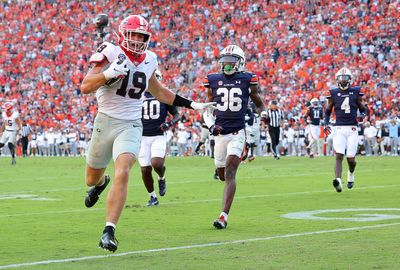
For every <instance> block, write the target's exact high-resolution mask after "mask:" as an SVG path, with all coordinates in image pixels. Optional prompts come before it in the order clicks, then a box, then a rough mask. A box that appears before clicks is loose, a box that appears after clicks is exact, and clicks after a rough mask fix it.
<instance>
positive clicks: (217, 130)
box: [210, 125, 223, 136]
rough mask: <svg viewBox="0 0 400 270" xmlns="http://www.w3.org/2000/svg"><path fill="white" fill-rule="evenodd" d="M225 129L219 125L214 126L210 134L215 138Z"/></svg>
mask: <svg viewBox="0 0 400 270" xmlns="http://www.w3.org/2000/svg"><path fill="white" fill-rule="evenodd" d="M222 130H223V128H222V127H221V126H218V125H212V126H211V127H210V133H211V134H212V135H214V136H217V135H219V134H220V133H221V132H222Z"/></svg>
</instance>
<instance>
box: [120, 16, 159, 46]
mask: <svg viewBox="0 0 400 270" xmlns="http://www.w3.org/2000/svg"><path fill="white" fill-rule="evenodd" d="M118 32H119V34H118V37H119V43H120V45H121V46H122V47H123V48H125V49H126V50H127V51H129V52H130V53H132V54H144V53H146V50H147V48H148V47H149V43H150V37H151V34H150V27H149V23H148V22H147V21H146V20H145V19H144V18H143V17H142V16H139V15H130V16H128V17H126V18H125V19H124V20H123V21H122V22H121V24H120V25H119V28H118ZM137 34H140V35H143V37H144V38H143V41H139V40H137V39H136V38H135V37H134V36H135V35H137Z"/></svg>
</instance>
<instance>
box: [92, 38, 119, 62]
mask: <svg viewBox="0 0 400 270" xmlns="http://www.w3.org/2000/svg"><path fill="white" fill-rule="evenodd" d="M116 52H117V50H116V46H115V45H114V44H112V43H110V42H104V43H102V44H101V45H100V46H99V47H98V48H97V50H96V52H95V53H94V54H93V55H92V56H91V57H90V60H89V61H90V62H91V63H99V62H101V61H103V60H104V57H105V58H107V60H108V62H112V61H113V60H114V58H115V57H114V55H115V54H116Z"/></svg>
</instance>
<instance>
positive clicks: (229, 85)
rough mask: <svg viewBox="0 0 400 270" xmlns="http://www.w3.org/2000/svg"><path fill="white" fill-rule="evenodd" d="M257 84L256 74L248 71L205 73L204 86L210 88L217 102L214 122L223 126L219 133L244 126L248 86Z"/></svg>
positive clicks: (234, 130)
mask: <svg viewBox="0 0 400 270" xmlns="http://www.w3.org/2000/svg"><path fill="white" fill-rule="evenodd" d="M257 84H258V78H257V76H256V75H255V74H253V73H250V72H236V73H234V74H232V75H225V74H222V73H216V74H210V75H207V77H206V78H205V81H204V86H205V87H207V88H210V89H211V90H212V96H213V101H214V102H216V103H217V105H216V107H217V109H216V110H215V117H216V119H215V124H216V125H219V126H221V127H222V128H223V130H222V132H221V134H229V133H233V132H236V131H238V130H241V129H244V128H245V115H246V110H247V105H248V101H249V96H250V91H251V90H250V87H251V86H254V85H257Z"/></svg>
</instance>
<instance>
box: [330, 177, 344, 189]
mask: <svg viewBox="0 0 400 270" xmlns="http://www.w3.org/2000/svg"><path fill="white" fill-rule="evenodd" d="M332 184H333V187H334V188H335V189H336V191H337V192H342V181H340V179H339V178H335V179H333V182H332Z"/></svg>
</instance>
